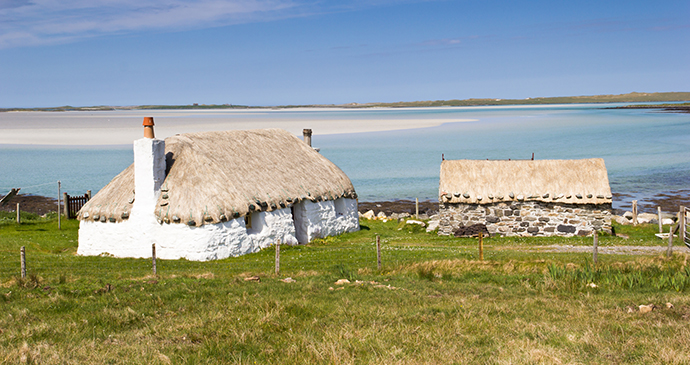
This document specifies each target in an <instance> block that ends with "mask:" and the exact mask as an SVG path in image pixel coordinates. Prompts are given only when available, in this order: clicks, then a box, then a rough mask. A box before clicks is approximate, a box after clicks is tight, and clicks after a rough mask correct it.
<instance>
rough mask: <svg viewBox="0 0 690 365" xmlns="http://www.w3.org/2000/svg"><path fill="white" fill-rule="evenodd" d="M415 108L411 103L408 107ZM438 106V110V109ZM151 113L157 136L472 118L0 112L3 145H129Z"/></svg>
mask: <svg viewBox="0 0 690 365" xmlns="http://www.w3.org/2000/svg"><path fill="white" fill-rule="evenodd" d="M409 110H413V108H407V109H406V111H409ZM436 110H438V109H436ZM144 117H153V118H154V121H155V123H156V127H155V131H156V137H157V138H161V139H164V138H166V137H170V136H173V135H175V134H180V133H191V132H207V131H221V130H234V129H258V128H282V129H285V130H287V131H288V132H290V133H293V134H295V135H301V134H302V130H303V129H305V128H309V129H312V131H313V134H314V135H328V134H343V133H366V132H381V131H392V130H403V129H414V128H427V127H434V126H439V125H441V124H444V123H456V122H471V121H476V120H475V119H458V118H457V117H455V118H453V117H451V116H449V115H443V114H440V115H438V116H434V115H429V114H426V113H425V114H424V117H423V118H420V115H416V114H415V113H402V112H400V109H394V108H376V109H374V110H372V109H367V110H361V109H354V110H353V109H316V108H300V109H280V110H273V109H252V110H116V111H95V112H84V111H76V112H10V113H0V130H1V131H2V133H0V144H5V145H64V146H69V145H80V146H107V145H123V144H129V143H131V142H132V141H133V140H134V139H137V138H140V137H141V134H142V131H141V129H142V127H141V124H142V121H143V118H144Z"/></svg>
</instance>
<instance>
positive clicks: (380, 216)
mask: <svg viewBox="0 0 690 365" xmlns="http://www.w3.org/2000/svg"><path fill="white" fill-rule="evenodd" d="M376 218H378V219H386V218H388V217H387V216H386V213H384V212H383V211H381V212H379V214H377V215H376Z"/></svg>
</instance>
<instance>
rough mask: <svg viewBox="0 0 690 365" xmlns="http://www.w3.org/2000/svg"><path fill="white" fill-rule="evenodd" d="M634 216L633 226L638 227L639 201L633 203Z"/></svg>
mask: <svg viewBox="0 0 690 365" xmlns="http://www.w3.org/2000/svg"><path fill="white" fill-rule="evenodd" d="M632 215H633V219H632V223H633V226H636V225H637V200H633V201H632Z"/></svg>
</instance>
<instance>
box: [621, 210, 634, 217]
mask: <svg viewBox="0 0 690 365" xmlns="http://www.w3.org/2000/svg"><path fill="white" fill-rule="evenodd" d="M623 217H624V218H627V219H632V217H633V214H632V212H631V211H627V212H625V213H623Z"/></svg>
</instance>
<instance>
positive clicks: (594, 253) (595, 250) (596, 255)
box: [592, 231, 599, 265]
mask: <svg viewBox="0 0 690 365" xmlns="http://www.w3.org/2000/svg"><path fill="white" fill-rule="evenodd" d="M598 261H599V234H598V233H597V231H594V248H593V249H592V262H594V265H596V264H597V262H598Z"/></svg>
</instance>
